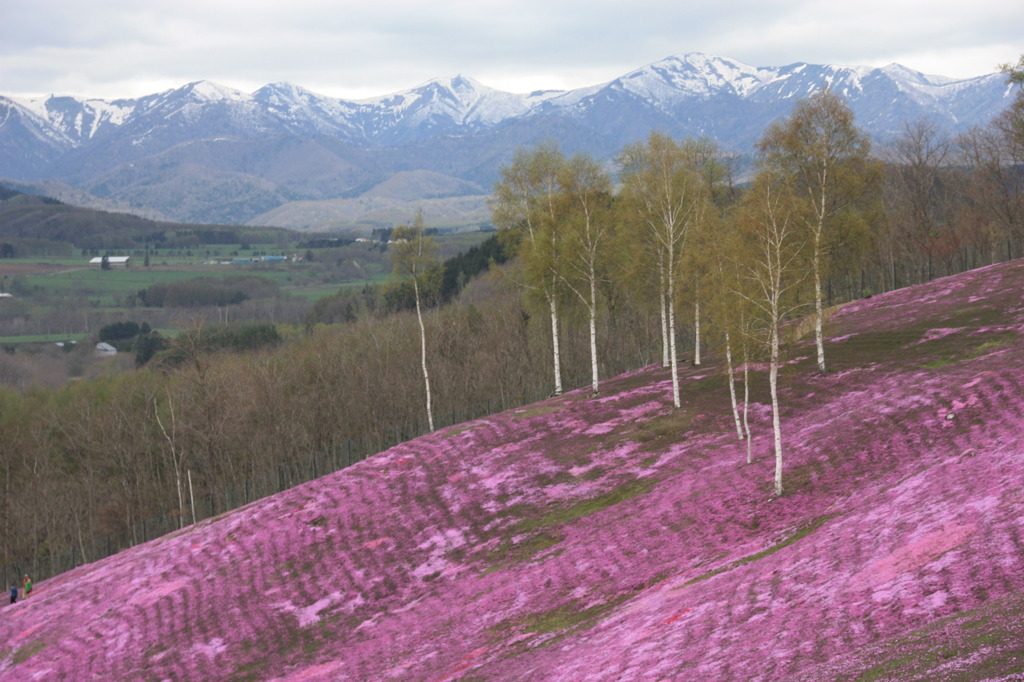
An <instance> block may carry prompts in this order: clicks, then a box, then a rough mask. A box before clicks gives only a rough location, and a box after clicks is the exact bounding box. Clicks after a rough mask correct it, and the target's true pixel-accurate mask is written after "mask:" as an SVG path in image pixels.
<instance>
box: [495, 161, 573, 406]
mask: <svg viewBox="0 0 1024 682" xmlns="http://www.w3.org/2000/svg"><path fill="white" fill-rule="evenodd" d="M564 165H565V158H564V157H563V156H562V153H561V152H560V151H559V150H558V147H557V146H555V145H553V144H539V145H537V146H536V147H535V148H533V149H522V148H521V149H519V150H517V151H516V153H515V156H514V157H513V158H512V161H511V163H509V165H507V166H503V167H502V168H501V171H500V177H499V179H498V181H497V182H496V183H495V185H494V195H493V198H492V199H491V216H492V219H493V221H494V224H495V225H496V226H497V227H498V228H499V230H501V231H502V234H503V235H504V236H505V237H506V243H512V244H514V246H515V249H514V250H515V251H516V252H517V253H518V255H519V257H520V259H521V261H522V263H523V267H524V280H523V282H522V284H523V286H524V287H525V288H526V289H527V290H528V291H531V292H533V293H534V294H536V295H538V296H539V297H540V298H541V299H542V300H543V301H544V302H545V304H546V305H547V308H548V316H549V319H550V322H551V351H552V353H551V355H552V374H553V378H554V386H555V390H554V392H555V395H561V394H562V360H561V342H560V339H559V307H558V305H559V298H560V295H561V289H562V284H561V282H562V280H561V278H560V277H559V273H558V267H557V254H558V252H559V250H560V248H561V247H560V242H561V239H562V231H561V229H560V227H561V226H560V218H559V215H558V194H559V185H558V176H559V173H560V172H561V169H562V167H563V166H564Z"/></svg>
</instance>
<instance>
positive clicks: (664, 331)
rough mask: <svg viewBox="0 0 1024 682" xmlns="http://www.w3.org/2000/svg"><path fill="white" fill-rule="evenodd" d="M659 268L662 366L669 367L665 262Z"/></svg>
mask: <svg viewBox="0 0 1024 682" xmlns="http://www.w3.org/2000/svg"><path fill="white" fill-rule="evenodd" d="M659 269H660V270H661V275H660V277H659V291H658V298H659V299H660V300H659V306H660V307H661V366H662V367H668V366H669V358H668V303H667V302H666V300H665V287H666V284H665V264H664V263H661V264H660V267H659Z"/></svg>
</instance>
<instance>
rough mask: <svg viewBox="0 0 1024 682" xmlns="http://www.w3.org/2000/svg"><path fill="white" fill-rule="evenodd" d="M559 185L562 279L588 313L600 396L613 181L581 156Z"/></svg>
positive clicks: (592, 370)
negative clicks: (600, 319)
mask: <svg viewBox="0 0 1024 682" xmlns="http://www.w3.org/2000/svg"><path fill="white" fill-rule="evenodd" d="M558 184H559V190H560V195H561V196H560V200H561V202H563V207H564V208H563V211H564V226H565V227H564V229H565V232H566V235H565V239H564V240H562V247H563V248H562V249H561V251H560V254H559V255H560V258H559V261H560V263H561V267H560V268H559V270H560V272H559V276H560V277H561V279H562V281H563V282H565V285H566V286H567V287H568V289H569V290H570V291H572V292H573V294H575V295H576V297H577V298H578V299H579V300H580V302H582V303H583V305H584V307H585V308H586V310H587V320H588V323H589V325H588V326H589V330H590V376H591V388H592V390H593V395H595V396H596V395H597V394H598V392H599V388H598V381H599V376H598V363H597V285H598V281H599V279H600V278H601V276H602V272H601V269H602V263H601V260H602V258H603V256H604V255H605V250H606V246H607V242H608V239H609V233H610V232H611V227H612V220H611V211H610V207H609V204H610V202H611V178H610V177H609V176H608V174H607V173H605V172H604V171H603V170H602V169H601V166H600V164H598V163H597V161H595V160H594V159H592V158H590V157H589V156H584V155H577V156H574V157H572V158H571V159H569V160H568V161H567V162H566V163H565V164H563V165H562V169H561V172H560V173H559V175H558Z"/></svg>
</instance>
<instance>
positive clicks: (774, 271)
mask: <svg viewBox="0 0 1024 682" xmlns="http://www.w3.org/2000/svg"><path fill="white" fill-rule="evenodd" d="M799 204H800V202H799V200H798V199H797V197H796V196H794V193H793V190H792V188H790V187H789V186H788V185H787V184H786V183H785V182H784V181H780V180H779V178H778V177H773V176H772V174H771V173H768V172H765V171H762V172H761V173H760V174H759V175H758V177H757V179H756V180H755V183H754V187H753V188H752V189H751V191H750V192H749V193H748V195H747V197H746V198H745V201H744V202H743V205H742V208H741V211H740V215H739V227H740V230H741V233H742V235H743V242H744V244H745V245H746V247H747V248H746V253H745V254H743V255H742V256H741V258H740V260H738V261H737V267H738V269H739V270H740V272H741V273H742V277H743V279H744V280H746V285H745V286H743V288H742V289H740V290H739V291H737V293H738V294H740V295H741V296H744V297H745V298H746V299H747V300H748V301H749V302H750V303H751V304H752V305H753V306H754V307H755V308H756V309H758V310H759V311H760V313H761V315H760V319H761V322H762V329H761V331H762V335H761V341H762V342H763V343H764V345H765V346H766V348H767V351H768V363H769V364H768V384H769V390H770V393H771V402H772V437H773V448H774V452H775V479H774V489H775V495H776V496H779V495H782V492H783V486H782V462H783V449H782V423H781V418H780V416H779V390H778V387H779V366H780V364H781V333H782V324H783V321H784V320H786V318H787V317H788V316H789V315H790V314H791V313H792V312H794V311H795V310H796V309H798V308H799V307H801V304H802V300H801V297H800V295H799V294H800V290H801V288H802V286H803V284H804V281H805V280H806V277H807V274H808V269H807V267H806V265H805V263H804V259H805V253H804V251H805V244H806V240H804V239H803V238H802V235H801V232H802V230H801V228H800V225H799V221H800V214H801V211H800V206H799Z"/></svg>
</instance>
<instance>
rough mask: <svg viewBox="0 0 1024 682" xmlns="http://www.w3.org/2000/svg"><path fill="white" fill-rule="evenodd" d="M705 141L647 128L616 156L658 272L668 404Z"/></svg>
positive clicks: (705, 198)
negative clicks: (679, 297) (681, 280)
mask: <svg viewBox="0 0 1024 682" xmlns="http://www.w3.org/2000/svg"><path fill="white" fill-rule="evenodd" d="M709 155H711V154H710V152H709V143H706V142H696V141H693V140H687V141H683V142H676V141H674V140H673V139H672V138H670V137H668V136H666V135H663V134H661V133H658V132H652V133H651V134H650V136H649V137H648V139H647V141H646V142H645V143H639V142H638V143H635V144H632V145H629V146H627V147H626V148H625V149H624V150H623V152H622V154H621V155H620V157H619V164H620V166H621V172H620V179H621V181H622V184H623V190H622V195H623V199H624V201H625V202H626V203H627V204H628V205H629V206H630V211H631V213H632V214H633V215H635V216H636V218H635V220H636V222H637V223H638V228H639V229H638V233H639V234H640V235H642V240H643V241H644V242H645V243H648V244H650V245H651V247H652V250H653V252H654V253H655V258H656V264H657V268H658V272H659V282H660V292H659V299H660V301H661V320H662V343H663V347H665V348H668V364H669V367H670V370H671V373H672V404H673V405H674V406H675V407H677V408H678V407H679V406H680V405H681V401H680V397H679V373H678V362H679V361H678V354H677V350H676V289H677V286H676V284H677V280H678V277H679V268H680V259H681V257H682V254H683V252H684V249H685V244H686V238H687V235H688V234H689V233H690V232H691V231H692V230H693V229H695V226H696V225H698V224H699V223H700V222H701V221H702V220H703V219H704V218H705V216H706V214H707V212H708V210H709V205H710V193H709V191H708V185H707V183H706V182H705V178H704V176H703V175H702V173H701V171H700V169H701V166H702V164H703V163H704V162H705V161H706V159H707V158H708V157H709Z"/></svg>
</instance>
